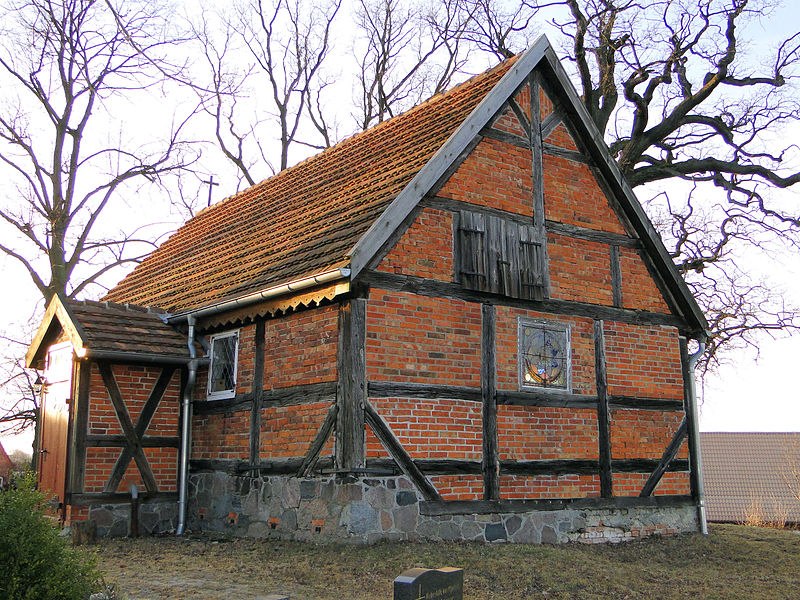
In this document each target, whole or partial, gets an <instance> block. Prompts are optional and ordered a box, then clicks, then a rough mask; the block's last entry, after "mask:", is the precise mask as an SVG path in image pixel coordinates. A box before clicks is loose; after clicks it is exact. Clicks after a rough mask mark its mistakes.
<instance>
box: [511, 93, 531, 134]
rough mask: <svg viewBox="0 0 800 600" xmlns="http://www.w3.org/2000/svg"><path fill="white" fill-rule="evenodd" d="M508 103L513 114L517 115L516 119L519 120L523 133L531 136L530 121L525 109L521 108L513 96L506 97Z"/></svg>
mask: <svg viewBox="0 0 800 600" xmlns="http://www.w3.org/2000/svg"><path fill="white" fill-rule="evenodd" d="M508 105H509V106H510V107H511V110H513V111H514V115H515V116H516V117H517V121H519V124H520V126H521V127H522V129H523V130H524V131H525V134H526V135H527V136H528V137H529V138H530V137H531V122H530V121H529V120H528V117H527V115H526V114H525V111H523V110H522V107H521V106H520V105H519V104H518V103H517V101H516V100H514V98H509V99H508Z"/></svg>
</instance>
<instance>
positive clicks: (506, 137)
mask: <svg viewBox="0 0 800 600" xmlns="http://www.w3.org/2000/svg"><path fill="white" fill-rule="evenodd" d="M481 135H482V136H483V137H485V138H489V139H492V140H497V141H499V142H505V143H506V144H511V145H512V146H516V147H517V148H525V149H526V150H528V149H530V147H531V144H530V142H529V141H528V140H527V139H525V138H524V137H522V136H521V135H517V134H516V133H509V132H508V131H503V130H501V129H494V128H493V127H484V128H483V129H481Z"/></svg>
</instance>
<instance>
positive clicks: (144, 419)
mask: <svg viewBox="0 0 800 600" xmlns="http://www.w3.org/2000/svg"><path fill="white" fill-rule="evenodd" d="M97 368H98V369H99V370H100V375H101V377H102V378H103V383H104V384H105V386H106V390H107V391H108V395H109V397H110V398H111V404H112V406H113V407H114V412H115V413H116V415H117V419H118V420H119V423H120V427H121V428H122V433H123V434H124V435H125V439H127V441H128V446H127V447H126V448H124V449H123V450H122V452H121V453H120V455H119V458H118V459H117V462H116V464H115V465H114V469H113V470H112V472H111V476H110V477H109V479H108V481H107V482H106V485H105V488H104V490H103V491H104V492H108V493H111V492H115V491H116V490H117V487H118V486H119V484H120V482H121V481H122V478H123V477H124V475H125V470H126V469H127V468H128V464H129V463H130V461H131V458H133V460H134V461H135V462H136V466H137V467H138V468H139V474H140V475H141V476H142V481H143V482H144V486H145V488H146V489H147V491H148V492H150V493H156V492H158V484H157V483H156V478H155V476H154V475H153V470H152V469H151V468H150V463H149V462H148V461H147V457H146V456H145V455H144V452H143V451H142V446H141V444H140V441H139V440H140V438H141V437H142V435H143V434H144V432H145V431H146V430H147V426H148V425H149V424H150V419H151V418H152V417H153V414H154V413H155V411H156V408H157V407H158V404H159V402H160V401H161V397H162V396H163V395H164V391H165V390H166V388H167V385H169V380H170V379H171V378H172V374H173V373H174V372H175V367H165V368H164V369H162V370H161V374H160V375H159V377H158V380H157V381H156V383H155V385H154V386H153V390H152V391H151V392H150V396H149V397H148V399H147V401H146V402H145V405H144V407H143V408H142V412H141V414H140V415H139V420H138V422H137V424H136V427H135V428H134V426H133V423H132V422H131V418H130V414H129V413H128V408H127V407H126V406H125V400H124V399H123V398H122V393H121V392H120V389H119V386H118V385H117V380H116V378H115V377H114V372H113V371H112V369H111V365H110V364H109V363H105V362H99V363H97Z"/></svg>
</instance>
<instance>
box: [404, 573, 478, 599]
mask: <svg viewBox="0 0 800 600" xmlns="http://www.w3.org/2000/svg"><path fill="white" fill-rule="evenodd" d="M463 598H464V569H456V568H454V567H442V568H441V569H409V570H408V571H404V572H403V574H402V575H400V576H399V577H398V578H397V579H395V580H394V600H463Z"/></svg>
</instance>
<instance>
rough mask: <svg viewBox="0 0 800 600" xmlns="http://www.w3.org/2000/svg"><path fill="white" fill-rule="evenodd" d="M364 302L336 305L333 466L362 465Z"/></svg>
mask: <svg viewBox="0 0 800 600" xmlns="http://www.w3.org/2000/svg"><path fill="white" fill-rule="evenodd" d="M366 329H367V301H366V299H365V298H351V299H350V300H349V301H346V302H344V303H342V305H341V306H340V308H339V347H338V372H339V373H338V385H337V388H336V402H337V403H338V404H339V412H338V413H337V416H336V468H337V469H339V470H343V471H347V470H352V469H361V468H364V465H365V449H364V444H365V441H364V403H365V402H366V399H367V365H366V357H365V354H366V348H365V346H366V333H367V332H366Z"/></svg>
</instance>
